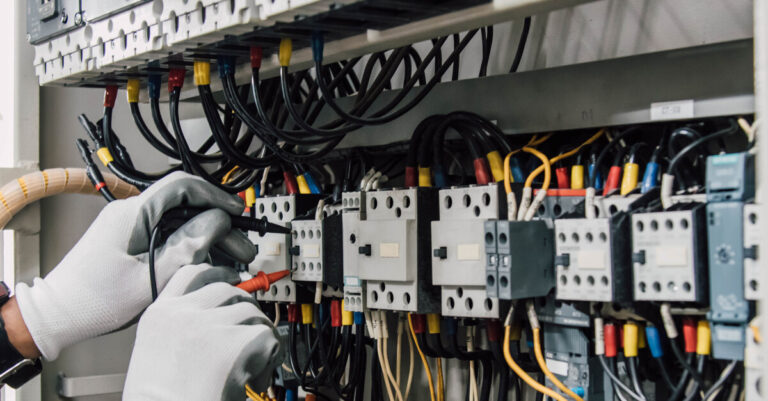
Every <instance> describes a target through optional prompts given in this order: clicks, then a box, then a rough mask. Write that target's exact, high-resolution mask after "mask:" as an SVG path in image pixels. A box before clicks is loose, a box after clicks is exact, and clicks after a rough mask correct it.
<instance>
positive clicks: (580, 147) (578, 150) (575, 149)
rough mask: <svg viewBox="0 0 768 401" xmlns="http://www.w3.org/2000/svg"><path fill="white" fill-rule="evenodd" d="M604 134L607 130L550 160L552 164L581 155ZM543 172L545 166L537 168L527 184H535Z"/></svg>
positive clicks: (529, 176) (530, 175)
mask: <svg viewBox="0 0 768 401" xmlns="http://www.w3.org/2000/svg"><path fill="white" fill-rule="evenodd" d="M604 134H605V129H601V130H600V131H597V133H596V134H595V135H592V136H591V137H589V139H587V140H586V141H584V142H582V143H581V145H579V146H577V147H575V148H573V149H571V150H569V151H567V152H565V153H561V154H559V155H557V156H555V157H553V158H552V159H550V160H549V162H550V164H555V163H557V162H559V161H560V160H563V159H565V158H567V157H571V156H573V155H575V154H576V153H579V152H580V151H581V149H582V148H583V147H585V146H587V145H589V144H591V143H592V142H594V141H596V140H598V139H600V137H601V136H603V135H604ZM542 171H544V166H539V167H537V168H536V169H535V170H533V171H532V172H531V174H529V175H528V179H526V180H525V182H526V183H527V182H528V181H529V180H530V181H531V182H533V180H534V179H535V178H536V177H537V176H538V175H539V174H541V172H542ZM526 186H528V187H530V185H526Z"/></svg>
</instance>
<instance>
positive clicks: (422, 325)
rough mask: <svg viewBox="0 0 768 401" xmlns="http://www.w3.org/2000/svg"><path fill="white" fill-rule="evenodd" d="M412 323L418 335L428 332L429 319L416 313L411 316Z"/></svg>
mask: <svg viewBox="0 0 768 401" xmlns="http://www.w3.org/2000/svg"><path fill="white" fill-rule="evenodd" d="M411 321H412V322H413V332H414V333H416V334H422V333H425V332H426V331H427V317H426V316H424V315H422V314H419V313H414V314H412V315H411Z"/></svg>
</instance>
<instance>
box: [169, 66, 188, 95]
mask: <svg viewBox="0 0 768 401" xmlns="http://www.w3.org/2000/svg"><path fill="white" fill-rule="evenodd" d="M186 74H187V70H185V69H183V68H171V71H170V72H169V73H168V93H171V92H173V90H174V89H176V88H181V87H182V86H184V75H186Z"/></svg>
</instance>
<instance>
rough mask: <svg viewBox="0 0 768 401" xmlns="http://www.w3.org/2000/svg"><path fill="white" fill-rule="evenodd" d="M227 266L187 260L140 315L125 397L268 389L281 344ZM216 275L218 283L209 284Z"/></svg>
mask: <svg viewBox="0 0 768 401" xmlns="http://www.w3.org/2000/svg"><path fill="white" fill-rule="evenodd" d="M238 281H239V280H238V276H237V274H236V273H235V272H234V271H233V270H232V269H229V268H225V267H213V266H210V265H197V266H185V267H184V268H182V269H181V270H179V271H178V272H177V273H176V274H175V275H174V276H173V278H171V281H170V282H169V283H168V285H167V286H166V287H165V289H164V290H163V292H162V293H160V296H159V297H158V298H157V300H156V301H155V302H154V303H153V304H152V305H150V306H149V308H147V311H146V312H144V314H143V315H142V317H141V320H139V329H138V332H137V333H136V344H135V345H134V348H133V354H132V355H131V363H130V365H129V367H128V377H127V379H126V382H125V388H124V389H123V400H124V401H138V400H141V401H147V400H150V401H167V400H185V401H197V400H199V401H213V400H237V401H242V400H244V399H245V384H246V383H248V384H249V385H250V386H251V388H252V389H254V390H255V391H257V392H260V391H263V390H265V389H266V386H267V385H268V384H269V381H270V378H271V374H272V371H273V370H274V369H275V368H276V367H277V365H278V364H279V363H280V361H281V360H282V349H281V347H280V342H279V341H278V336H277V332H276V330H275V328H274V327H273V326H272V323H271V322H270V321H269V319H267V317H266V316H264V314H263V313H262V312H261V311H260V310H259V308H258V307H257V306H256V301H255V300H254V298H253V296H251V295H249V294H248V293H246V292H245V291H243V290H241V289H238V288H237V287H234V286H232V285H231V283H236V282H238ZM211 283H212V284H211Z"/></svg>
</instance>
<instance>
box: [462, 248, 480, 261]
mask: <svg viewBox="0 0 768 401" xmlns="http://www.w3.org/2000/svg"><path fill="white" fill-rule="evenodd" d="M456 259H458V260H480V244H459V246H458V247H456Z"/></svg>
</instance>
